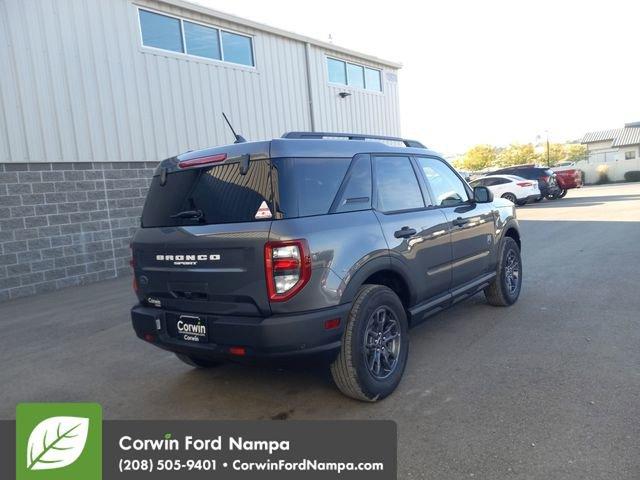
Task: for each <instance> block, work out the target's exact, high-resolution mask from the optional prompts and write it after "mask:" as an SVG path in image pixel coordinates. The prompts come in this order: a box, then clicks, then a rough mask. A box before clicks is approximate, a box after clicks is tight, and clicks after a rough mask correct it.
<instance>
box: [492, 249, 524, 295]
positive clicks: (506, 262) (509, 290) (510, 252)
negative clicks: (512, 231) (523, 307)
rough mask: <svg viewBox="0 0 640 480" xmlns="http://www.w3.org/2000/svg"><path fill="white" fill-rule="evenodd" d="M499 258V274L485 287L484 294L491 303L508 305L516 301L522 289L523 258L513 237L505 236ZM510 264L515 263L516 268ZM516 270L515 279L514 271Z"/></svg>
mask: <svg viewBox="0 0 640 480" xmlns="http://www.w3.org/2000/svg"><path fill="white" fill-rule="evenodd" d="M498 258H499V260H498V267H497V275H496V276H495V278H494V279H493V282H491V284H490V285H489V286H488V287H486V288H485V289H484V295H485V297H487V302H489V304H490V305H494V306H497V307H507V306H509V305H513V304H514V303H516V301H517V300H518V297H519V296H520V290H522V259H521V257H520V248H519V247H518V244H517V243H516V241H515V240H514V239H513V238H511V237H504V239H503V240H502V245H501V246H500V256H499V257H498ZM512 260H513V263H512ZM510 265H515V268H513V267H510ZM514 271H515V280H514V275H513V273H512V272H514ZM514 281H515V284H514V283H513V282H514Z"/></svg>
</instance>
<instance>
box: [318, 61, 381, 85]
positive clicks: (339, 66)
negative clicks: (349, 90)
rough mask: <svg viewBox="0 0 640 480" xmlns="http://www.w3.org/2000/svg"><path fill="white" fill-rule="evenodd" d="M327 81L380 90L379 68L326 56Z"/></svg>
mask: <svg viewBox="0 0 640 480" xmlns="http://www.w3.org/2000/svg"><path fill="white" fill-rule="evenodd" d="M327 72H328V74H329V83H335V84H338V85H349V86H350V87H355V88H362V89H365V90H372V91H376V92H381V91H382V81H381V77H380V70H376V69H375V68H369V67H364V66H362V65H358V64H355V63H350V62H345V61H343V60H337V59H335V58H331V57H327Z"/></svg>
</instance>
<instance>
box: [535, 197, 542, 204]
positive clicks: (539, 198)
mask: <svg viewBox="0 0 640 480" xmlns="http://www.w3.org/2000/svg"><path fill="white" fill-rule="evenodd" d="M540 200H542V197H538V198H534V199H533V201H534V202H536V203H538V202H539V201H540Z"/></svg>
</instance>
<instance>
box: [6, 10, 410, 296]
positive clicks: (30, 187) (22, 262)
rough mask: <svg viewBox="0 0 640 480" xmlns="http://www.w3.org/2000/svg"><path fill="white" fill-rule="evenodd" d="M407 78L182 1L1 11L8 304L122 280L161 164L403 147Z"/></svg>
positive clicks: (373, 60) (364, 58)
mask: <svg viewBox="0 0 640 480" xmlns="http://www.w3.org/2000/svg"><path fill="white" fill-rule="evenodd" d="M399 68H400V65H399V64H397V63H394V62H389V61H386V60H382V59H380V58H377V57H374V56H371V55H366V54H361V53H357V52H353V51H351V50H347V49H344V48H341V47H338V46H336V45H332V44H329V43H325V42H321V41H318V40H314V39H311V38H307V37H304V36H302V35H298V34H294V33H289V32H285V31H282V30H279V29H276V28H272V27H269V26H266V25H262V24H259V23H256V22H253V21H249V20H245V19H242V18H238V17H235V16H232V15H228V14H225V13H221V12H217V11H213V10H210V9H207V8H204V7H201V6H198V5H194V4H191V3H187V2H184V1H182V0H162V1H156V0H99V1H87V0H0V301H2V300H5V299H8V298H14V297H19V296H24V295H30V294H35V293H39V292H43V291H47V290H53V289H57V288H61V287H64V286H67V285H77V284H81V283H87V282H93V281H98V280H101V279H106V278H111V277H114V276H118V275H120V274H125V273H128V270H129V268H128V265H127V260H128V256H129V249H128V243H129V239H130V237H131V235H132V233H133V232H134V230H135V229H136V228H137V226H138V223H139V214H140V208H141V206H142V204H143V201H144V196H145V193H146V189H147V186H148V182H149V179H150V177H151V175H152V172H153V168H154V167H155V165H156V163H157V162H158V161H159V160H161V159H164V158H167V157H170V156H173V155H176V154H178V153H181V152H184V151H187V150H192V149H198V148H203V147H207V146H213V145H219V144H224V143H230V142H231V141H232V140H233V137H232V136H231V133H230V132H229V130H228V128H227V127H226V125H225V123H224V121H223V118H222V112H226V113H227V115H228V116H229V117H230V119H231V121H232V122H233V124H234V127H235V128H236V130H238V131H239V132H240V133H241V134H242V135H243V136H244V137H245V138H247V139H248V140H263V139H269V138H273V137H279V136H280V135H282V133H284V132H286V131H290V130H315V131H337V132H356V133H367V134H379V135H390V136H399V135H400V122H399V107H398V84H397V71H398V69H399Z"/></svg>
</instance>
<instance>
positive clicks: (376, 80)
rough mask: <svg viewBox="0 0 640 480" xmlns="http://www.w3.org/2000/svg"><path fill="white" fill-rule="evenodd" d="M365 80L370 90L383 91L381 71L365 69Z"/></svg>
mask: <svg viewBox="0 0 640 480" xmlns="http://www.w3.org/2000/svg"><path fill="white" fill-rule="evenodd" d="M364 80H365V83H366V85H367V88H368V89H369V90H376V91H378V92H380V91H382V82H381V81H380V70H375V69H373V68H369V67H365V69H364Z"/></svg>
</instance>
